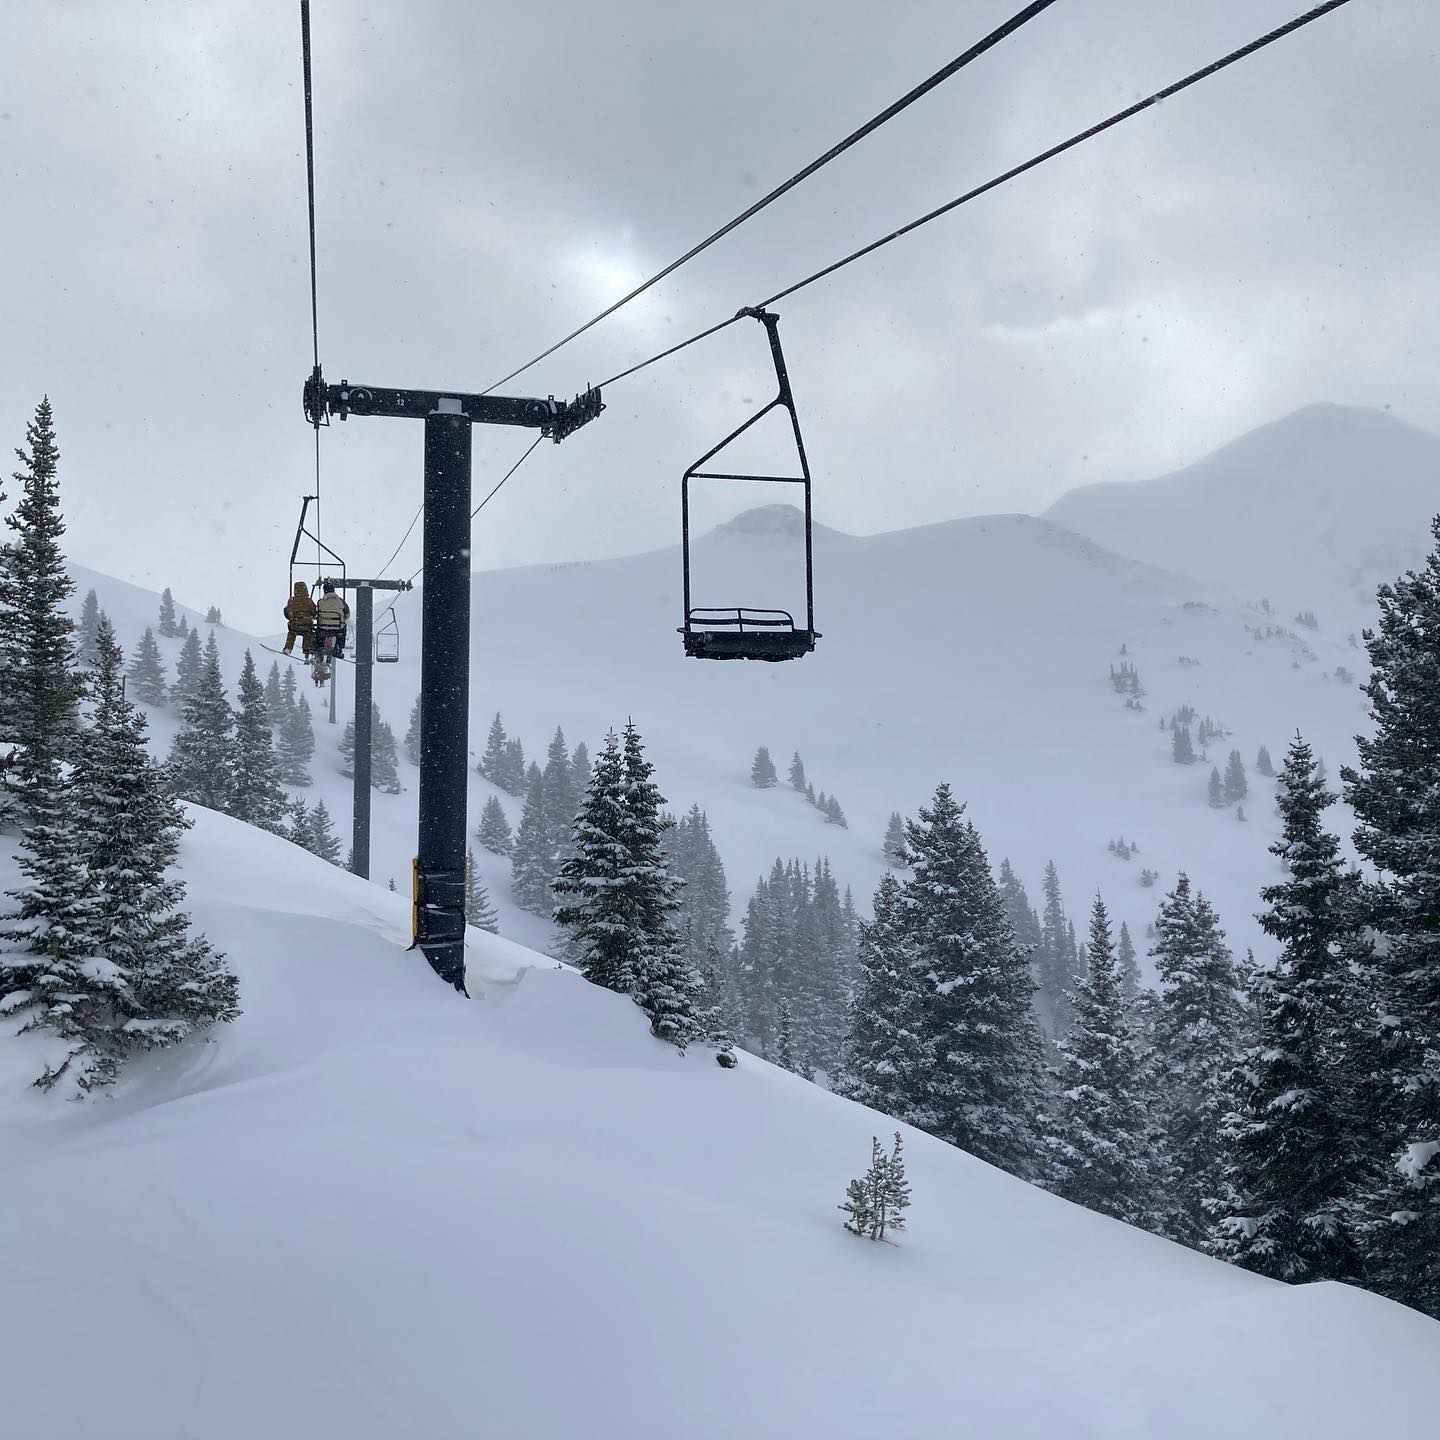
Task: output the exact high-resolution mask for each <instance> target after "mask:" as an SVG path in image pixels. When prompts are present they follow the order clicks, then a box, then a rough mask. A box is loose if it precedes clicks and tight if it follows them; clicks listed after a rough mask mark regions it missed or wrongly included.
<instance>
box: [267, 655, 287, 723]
mask: <svg viewBox="0 0 1440 1440" xmlns="http://www.w3.org/2000/svg"><path fill="white" fill-rule="evenodd" d="M265 708H266V709H267V710H268V711H269V712H270V723H271V725H274V726H279V725H280V723H281V721H282V719H283V717H284V713H285V697H284V695H283V694H281V692H280V662H279V661H278V660H272V661H271V662H270V669H269V670H268V671H267V672H266V674H265Z"/></svg>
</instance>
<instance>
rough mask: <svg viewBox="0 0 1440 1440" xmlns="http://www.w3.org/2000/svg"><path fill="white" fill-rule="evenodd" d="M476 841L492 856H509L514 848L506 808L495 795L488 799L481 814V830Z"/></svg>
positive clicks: (477, 833) (478, 831)
mask: <svg viewBox="0 0 1440 1440" xmlns="http://www.w3.org/2000/svg"><path fill="white" fill-rule="evenodd" d="M476 839H478V840H479V841H480V843H481V844H482V845H483V846H484V847H485V848H486V849H487V850H488V851H489V852H490V853H491V854H492V855H508V854H509V853H510V852H511V850H512V849H513V848H514V845H515V840H514V836H513V835H512V834H511V833H510V822H509V820H507V819H506V818H505V807H504V806H503V805H502V804H501V803H500V801H499V798H498V797H497V796H494V795H490V796H487V797H486V800H485V808H484V809H483V810H481V812H480V828H479V830H477V831H476Z"/></svg>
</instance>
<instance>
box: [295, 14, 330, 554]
mask: <svg viewBox="0 0 1440 1440" xmlns="http://www.w3.org/2000/svg"><path fill="white" fill-rule="evenodd" d="M300 61H301V66H302V69H303V71H304V86H305V193H306V199H307V200H308V202H309V220H310V339H311V342H312V351H313V356H314V362H315V369H314V372H313V373H314V375H315V376H316V377H317V378H318V377H319V374H320V298H319V285H318V283H317V281H316V278H315V107H314V101H313V99H312V95H311V83H310V0H300ZM314 426H315V569H316V571H317V573H318V572H319V571H320V570H322V569H324V564H325V562H324V556H323V554H322V552H321V546H320V535H321V529H320V520H321V514H320V418H319V416H318V415H317V416H316V417H315V420H314Z"/></svg>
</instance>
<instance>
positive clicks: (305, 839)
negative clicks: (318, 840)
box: [285, 796, 310, 850]
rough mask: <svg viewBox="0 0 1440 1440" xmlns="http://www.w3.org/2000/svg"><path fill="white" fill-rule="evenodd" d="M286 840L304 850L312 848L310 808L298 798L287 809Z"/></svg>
mask: <svg viewBox="0 0 1440 1440" xmlns="http://www.w3.org/2000/svg"><path fill="white" fill-rule="evenodd" d="M285 815H286V820H287V824H286V830H285V838H286V839H287V840H288V841H289V842H290V843H291V844H292V845H298V846H299V847H300V848H301V849H302V850H308V849H309V848H310V807H309V806H308V805H307V804H306V803H305V802H304V801H303V800H302V799H300V798H299V796H297V797H296V798H295V799H294V800H292V801H291V802H290V803H289V804H288V805H287V806H286V807H285Z"/></svg>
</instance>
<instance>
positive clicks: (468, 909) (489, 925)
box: [465, 850, 500, 935]
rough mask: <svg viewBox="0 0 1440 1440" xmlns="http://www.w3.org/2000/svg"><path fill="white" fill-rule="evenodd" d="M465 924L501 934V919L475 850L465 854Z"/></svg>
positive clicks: (493, 933)
mask: <svg viewBox="0 0 1440 1440" xmlns="http://www.w3.org/2000/svg"><path fill="white" fill-rule="evenodd" d="M465 923H466V924H467V925H473V926H474V927H475V928H476V929H477V930H488V931H489V932H490V934H492V935H498V934H499V933H500V917H499V916H498V915H496V913H495V907H494V906H493V905H492V904H491V903H490V892H489V891H488V890H486V888H485V881H484V878H483V877H482V876H481V874H480V866H479V865H478V864H477V863H476V860H475V852H474V851H473V850H469V851H467V852H466V854H465Z"/></svg>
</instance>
